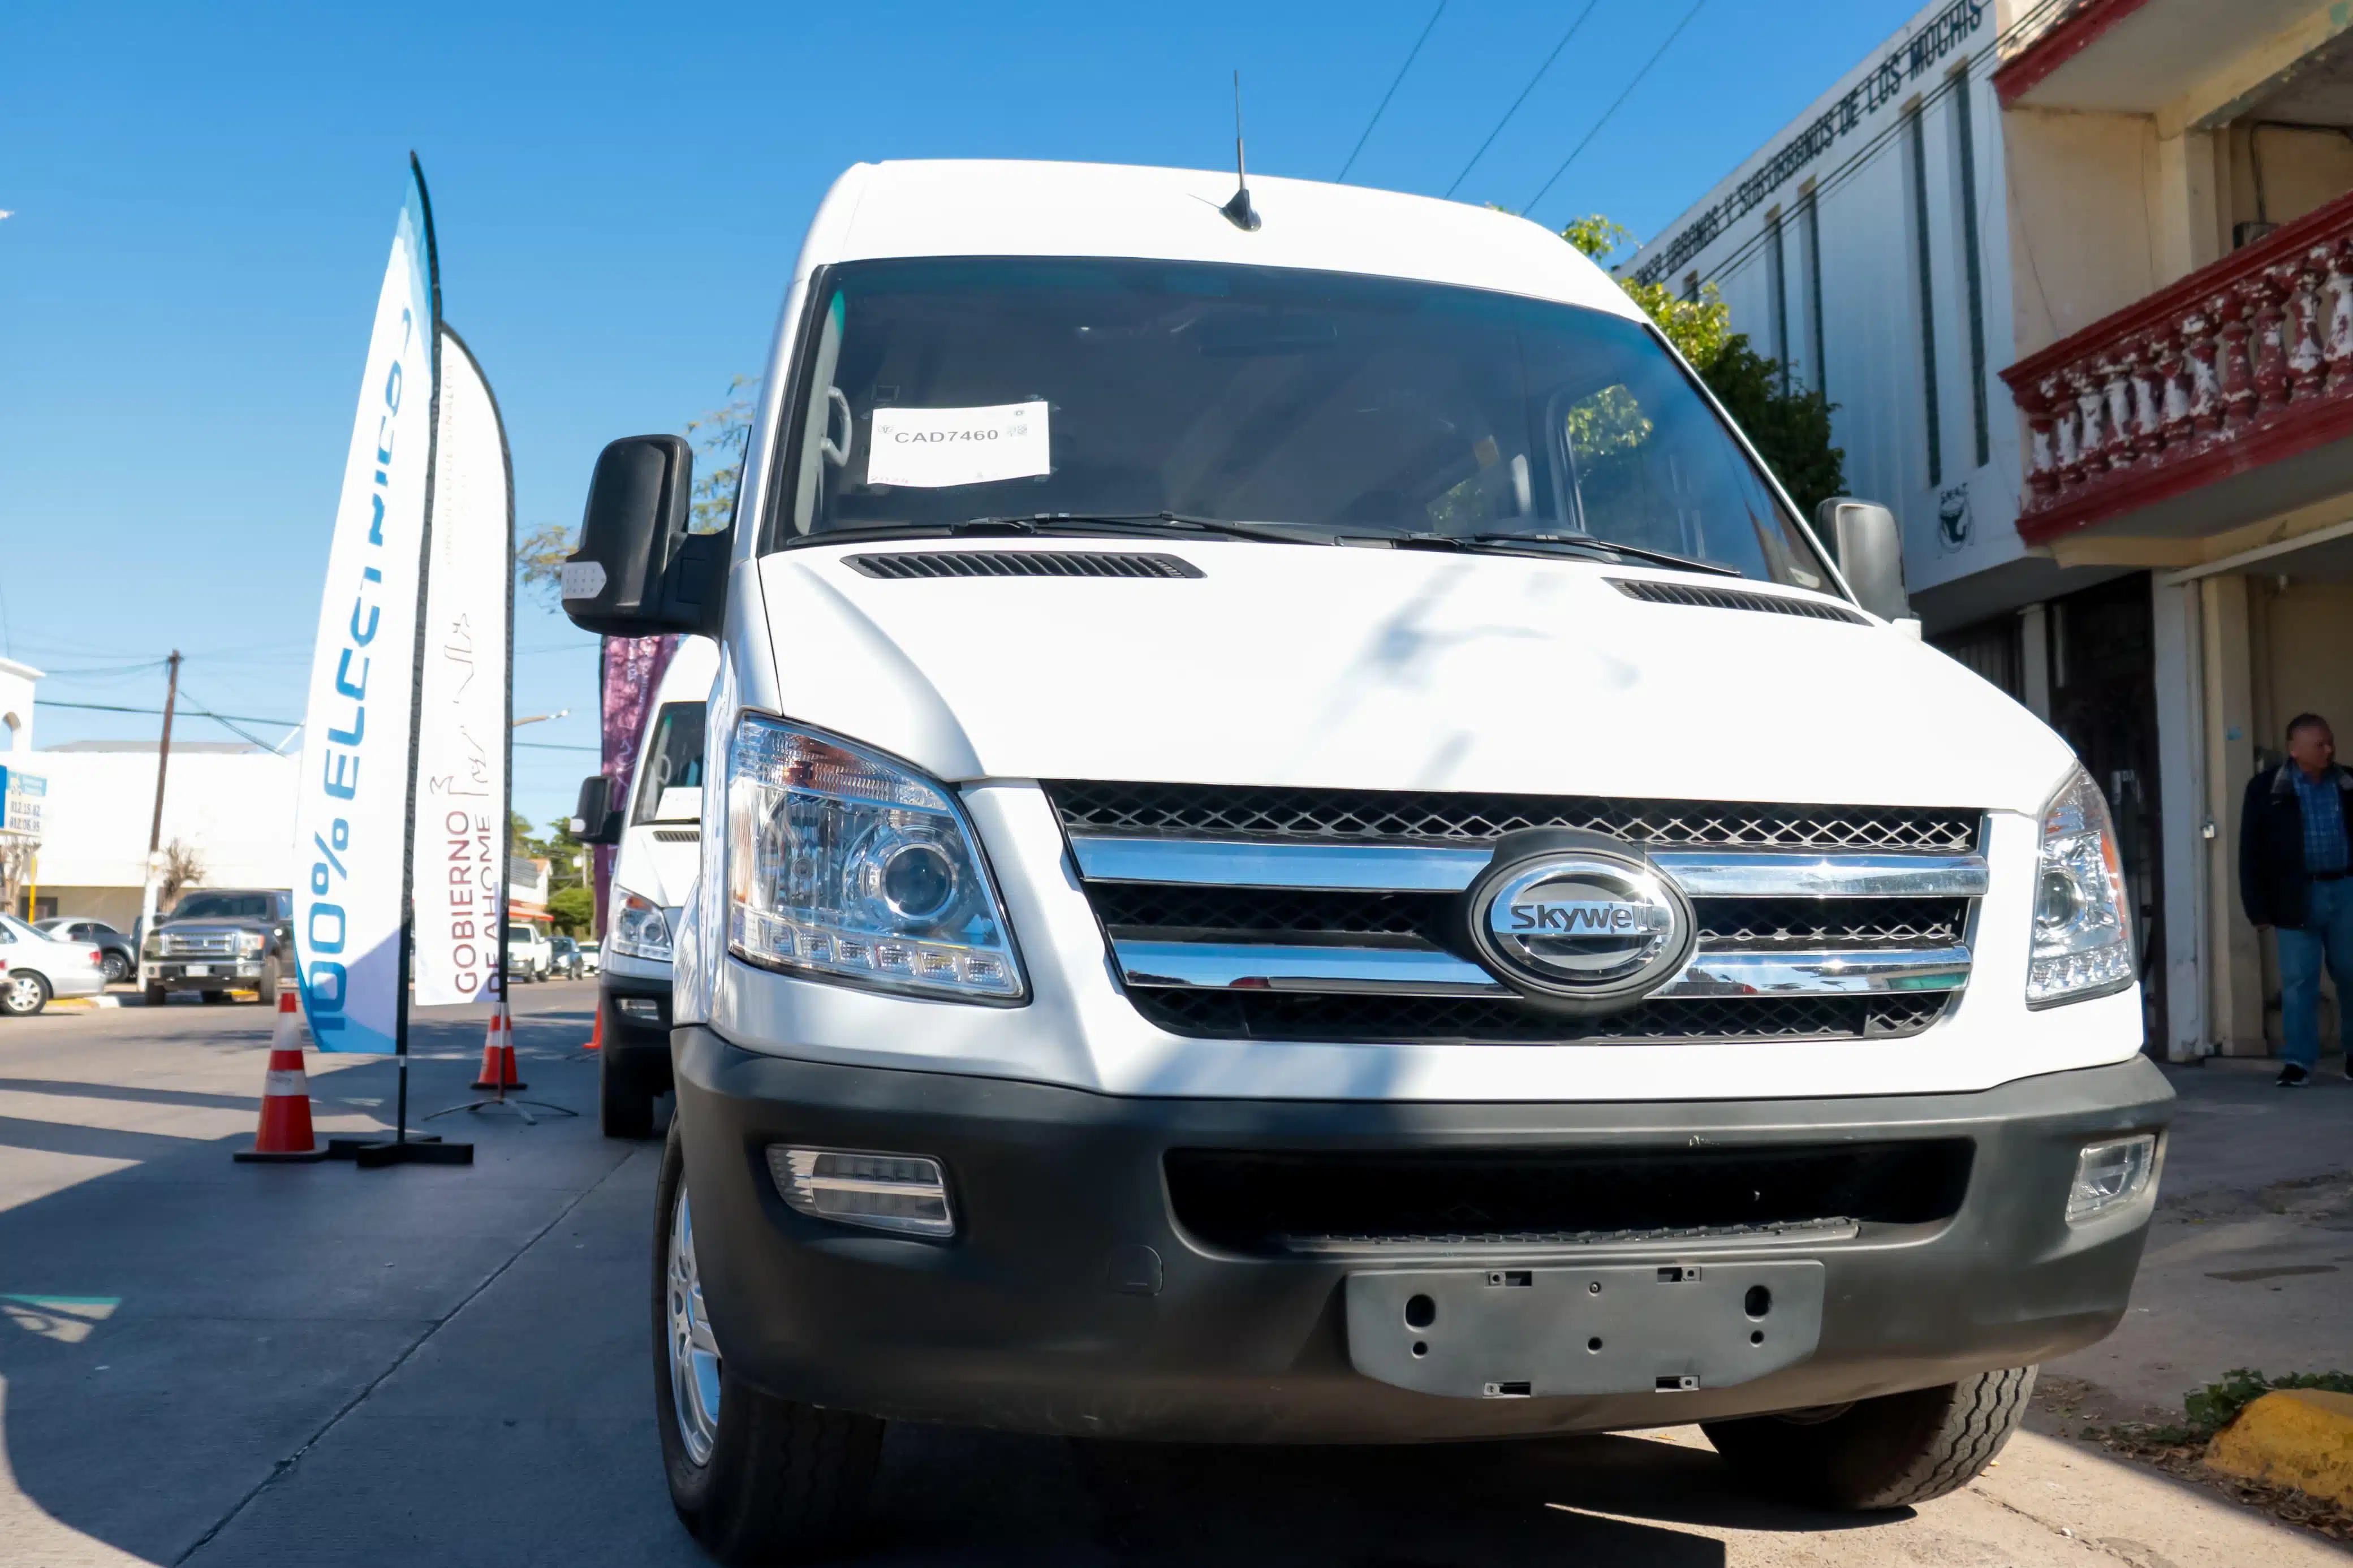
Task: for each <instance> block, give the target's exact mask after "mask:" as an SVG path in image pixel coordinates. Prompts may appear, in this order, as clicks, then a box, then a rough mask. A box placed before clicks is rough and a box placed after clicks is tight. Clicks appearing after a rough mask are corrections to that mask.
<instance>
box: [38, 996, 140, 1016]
mask: <svg viewBox="0 0 2353 1568" xmlns="http://www.w3.org/2000/svg"><path fill="white" fill-rule="evenodd" d="M121 1005H122V998H121V997H120V996H52V997H51V998H49V1006H50V1008H51V1009H52V1010H53V1011H56V1012H59V1013H87V1012H89V1011H90V1009H91V1008H93V1007H120V1006H121Z"/></svg>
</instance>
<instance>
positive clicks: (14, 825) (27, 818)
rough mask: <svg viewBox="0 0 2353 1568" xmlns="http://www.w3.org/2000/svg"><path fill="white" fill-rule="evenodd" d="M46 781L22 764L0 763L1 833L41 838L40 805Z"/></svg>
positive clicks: (33, 838)
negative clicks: (8, 765) (21, 766)
mask: <svg viewBox="0 0 2353 1568" xmlns="http://www.w3.org/2000/svg"><path fill="white" fill-rule="evenodd" d="M48 793H49V781H48V780H47V779H46V778H43V777H42V776H41V775H40V774H38V773H26V771H25V770H24V769H22V768H6V767H0V836H5V837H10V838H23V839H27V840H29V841H31V842H32V843H35V844H38V843H39V842H40V841H41V806H42V805H43V803H44V801H45V799H46V798H47V795H48Z"/></svg>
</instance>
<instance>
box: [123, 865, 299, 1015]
mask: <svg viewBox="0 0 2353 1568" xmlns="http://www.w3.org/2000/svg"><path fill="white" fill-rule="evenodd" d="M293 920H294V895H293V893H292V892H291V891H290V889H284V888H198V889H194V890H193V891H190V892H185V893H182V894H181V895H180V896H179V899H178V900H177V901H176V902H174V904H173V905H172V910H171V912H170V913H169V914H167V915H165V916H164V917H163V918H162V919H161V920H158V921H156V922H155V925H154V927H153V930H151V931H148V932H147V934H146V936H145V937H144V939H143V940H142V942H140V944H139V984H140V986H141V988H142V990H143V991H144V992H145V993H146V998H147V1005H149V1006H151V1007H160V1006H162V1005H164V997H166V996H167V995H169V994H171V993H172V992H174V991H194V992H195V993H196V994H199V995H200V996H202V997H203V998H204V999H205V1000H206V1001H207V1002H226V1001H227V1000H229V993H230V992H231V991H251V992H254V993H255V994H258V995H259V997H260V998H261V1000H262V1002H263V1003H264V1004H265V1005H269V1006H273V1007H274V1006H276V1005H278V987H279V986H280V984H283V983H284V982H285V979H286V978H287V976H289V975H290V973H292V972H293V969H294V926H293Z"/></svg>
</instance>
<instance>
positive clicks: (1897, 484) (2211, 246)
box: [1629, 0, 2353, 1058]
mask: <svg viewBox="0 0 2353 1568" xmlns="http://www.w3.org/2000/svg"><path fill="white" fill-rule="evenodd" d="M1629 266H1630V268H1632V269H1633V270H1634V271H1635V272H1637V273H1638V274H1640V275H1641V277H1643V278H1644V279H1646V280H1651V281H1661V282H1666V283H1668V284H1670V285H1671V286H1672V287H1675V288H1677V289H1681V290H1683V291H1685V292H1693V293H1695V292H1697V291H1698V290H1699V289H1702V288H1704V287H1705V286H1707V285H1710V284H1713V285H1714V286H1715V287H1716V288H1717V289H1720V290H1721V291H1722V294H1723V296H1724V298H1725V301H1726V302H1727V303H1728V304H1729V305H1730V307H1731V310H1732V316H1733V324H1734V326H1735V327H1736V329H1737V330H1739V331H1745V332H1746V333H1748V334H1749V336H1750V337H1751V339H1752V340H1753V341H1754V342H1756V343H1757V346H1758V348H1759V350H1760V351H1761V352H1763V353H1767V354H1770V355H1772V356H1774V357H1776V358H1778V359H1780V360H1782V361H1783V362H1784V363H1785V364H1786V365H1787V366H1788V374H1790V376H1791V377H1792V378H1793V379H1794V380H1796V381H1799V382H1802V383H1803V384H1806V385H1809V386H1813V387H1819V388H1820V389H1821V390H1822V391H1824V392H1825V393H1826V394H1827V395H1829V396H1830V398H1831V400H1832V401H1833V402H1834V403H1835V404H1837V405H1838V408H1837V412H1836V413H1835V414H1834V416H1833V427H1834V430H1835V433H1836V438H1837V440H1838V442H1839V444H1840V445H1841V447H1843V448H1844V450H1845V453H1846V462H1847V485H1848V489H1850V491H1852V493H1853V494H1856V495H1859V496H1862V497H1866V498H1868V499H1871V500H1883V501H1885V502H1887V503H1888V504H1889V505H1890V506H1892V507H1893V508H1894V510H1895V511H1896V513H1897V515H1898V516H1899V517H1900V518H1902V520H1903V521H1904V528H1905V567H1906V573H1907V576H1908V578H1909V580H1910V583H1911V584H1912V588H1913V592H1914V604H1915V608H1916V610H1917V613H1918V614H1919V615H1920V616H1921V619H1922V623H1923V627H1924V630H1925V632H1926V635H1927V637H1928V638H1929V640H1930V641H1931V642H1933V643H1935V644H1936V645H1937V646H1938V647H1942V648H1944V649H1945V650H1946V651H1947V652H1948V653H1950V654H1951V655H1952V656H1953V657H1955V658H1958V659H1961V660H1962V661H1963V662H1965V663H1967V664H1968V665H1969V666H1971V668H1975V669H1976V670H1978V673H1980V674H1981V675H1983V676H1985V677H1986V678H1987V679H1989V680H1992V681H1994V682H1995V683H1996V684H1998V685H2000V686H2002V687H2004V688H2005V689H2008V690H2010V692H2011V693H2012V694H2013V695H2015V696H2017V697H2018V698H2019V699H2020V700H2021V701H2023V702H2025V703H2026V704H2027V705H2028V706H2029V707H2030V708H2031V709H2033V710H2034V711H2035V712H2037V713H2038V714H2040V715H2041V716H2042V717H2043V718H2044V719H2045V720H2046V721H2049V722H2050V723H2051V724H2052V727H2053V728H2055V729H2056V730H2058V731H2059V732H2060V733H2061V734H2062V735H2063V736H2065V737H2066V738H2067V740H2068V741H2069V742H2071V743H2072V744H2073V746H2074V747H2075V749H2076V751H2077V752H2078V753H2079V754H2080V755H2082V757H2083V758H2084V763H2085V764H2086V766H2087V767H2088V768H2089V769H2090V770H2091V772H2092V773H2093V774H2094V777H2095V778H2097V779H2098V780H2099V782H2100V784H2101V787H2102V788H2103V790H2104V791H2105V792H2106V794H2107V795H2108V798H2109V804H2110V805H2111V807H2112V808H2113V810H2114V812H2115V815H2116V819H2117V824H2118V832H2119V836H2120V837H2121V838H2122V839H2123V841H2124V847H2125V854H2126V868H2127V871H2128V873H2129V875H2130V878H2131V881H2132V886H2133V888H2134V889H2135V900H2136V902H2137V905H2138V906H2139V908H2138V911H2137V912H2138V921H2137V928H2138V929H2137V934H2138V936H2139V938H2140V942H2141V953H2142V967H2143V976H2144V979H2145V981H2146V982H2147V998H2148V1006H2149V1019H2148V1022H2149V1040H2150V1047H2151V1049H2152V1050H2155V1051H2157V1052H2158V1053H2160V1054H2163V1055H2167V1056H2170V1057H2173V1058H2191V1057H2195V1056H2199V1055H2202V1054H2206V1053H2209V1052H2213V1051H2221V1052H2224V1053H2230V1054H2263V1053H2264V1052H2266V1051H2268V1050H2269V1049H2271V1048H2272V1047H2273V1045H2274V1043H2275V1042H2276V1040H2277V1038H2278V1033H2279V1019H2278V982H2277V971H2276V966H2275V963H2274V958H2273V955H2272V953H2271V952H2270V944H2269V940H2268V938H2264V937H2260V936H2259V935H2258V933H2257V932H2256V931H2254V930H2253V928H2252V927H2251V926H2249V925H2248V923H2247V921H2246V920H2245V918H2244V916H2243V915H2242V913H2241V912H2240V910H2239V907H2238V900H2237V896H2236V888H2237V865H2236V837H2237V834H2236V829H2237V825H2238V822H2237V819H2238V810H2239V798H2240V795H2241V792H2242V790H2243V789H2244V787H2245V784H2246V781H2247V780H2248V778H2249V777H2250V776H2251V775H2252V774H2253V773H2254V771H2256V770H2257V769H2258V768H2259V767H2261V766H2263V765H2265V764H2266V763H2269V762H2271V761H2273V760H2274V759H2276V757H2277V756H2278V754H2279V752H2280V751H2281V749H2282V746H2283V735H2282V731H2283V727H2284V724H2285V723H2286V721H2287V720H2288V719H2289V718H2290V717H2292V716H2293V715H2295V714H2296V713H2298V712H2301V711H2306V710H2312V711H2316V712H2319V713H2321V714H2323V715H2325V716H2328V717H2331V718H2332V719H2334V720H2335V721H2337V723H2338V724H2339V725H2342V726H2346V727H2347V728H2348V732H2353V12H2348V9H2347V8H2346V7H2344V6H2332V5H2325V4H2324V5H2316V4H2312V3H2309V0H2231V3H2230V4H2228V5H2221V4H2216V3H2215V0H1937V3H1936V4H1933V5H1929V6H1927V7H1926V9H1924V10H1922V11H1921V12H1920V13H1918V14H1917V15H1916V16H1914V18H1913V19H1912V20H1911V21H1910V22H1909V23H1908V24H1906V25H1905V26H1904V27H1903V28H1902V29H1900V30H1899V31H1898V32H1897V33H1896V34H1895V35H1894V37H1891V38H1890V39H1889V40H1888V41H1887V42H1886V44H1885V45H1883V47H1880V48H1879V49H1877V50H1874V51H1873V53H1872V54H1871V56H1869V57H1868V58H1865V59H1864V60H1863V61H1862V62H1860V63H1859V64H1858V65H1857V66H1856V67H1855V68H1853V69H1852V70H1851V71H1849V72H1848V73H1846V75H1845V76H1844V77H1842V78H1841V79H1840V80H1839V81H1837V82H1835V83H1833V84H1831V87H1830V88H1829V89H1828V90H1826V91H1825V92H1824V93H1823V94H1822V95H1821V97H1820V99H1818V100H1816V101H1815V103H1814V104H1813V105H1812V106H1811V107H1810V109H1809V110H1808V111H1807V112H1806V114H1805V115H1803V116H1801V117H1800V118H1799V120H1798V121H1795V122H1794V123H1792V124H1791V125H1790V126H1788V128H1786V129H1785V130H1784V131H1783V132H1781V133H1779V134H1778V135H1777V136H1776V137H1774V138H1773V139H1772V140H1771V141H1770V142H1767V144H1766V145H1765V146H1764V147H1762V148H1760V149H1758V150H1757V153H1755V154H1753V155H1752V156H1751V157H1749V158H1748V159H1746V161H1744V162H1743V163H1742V164H1741V165H1740V166H1739V167H1738V168H1737V169H1736V170H1734V171H1733V172H1732V173H1731V174H1729V175H1727V176H1726V178H1725V181H1724V182H1723V183H1722V184H1719V185H1718V186H1717V187H1716V188H1715V190H1714V191H1711V192H1709V193H1708V194H1707V195H1706V196H1705V197H1704V199H1703V200H1702V201H1700V202H1699V203H1697V204H1696V205H1694V206H1693V207H1692V208H1691V209H1690V210H1689V211H1687V212H1686V213H1684V214H1683V216H1681V217H1680V218H1678V219H1677V220H1675V221H1674V222H1673V223H1672V224H1671V225H1669V226H1667V228H1666V229H1665V230H1664V231H1663V232H1662V234H1661V235H1660V236H1659V237H1657V238H1656V239H1654V240H1653V241H1651V243H1650V244H1649V245H1647V246H1645V247H1643V248H1642V250H1641V252H1640V253H1639V254H1638V255H1637V256H1635V257H1634V258H1632V260H1631V261H1630V263H1629Z"/></svg>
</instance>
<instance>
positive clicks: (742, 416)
mask: <svg viewBox="0 0 2353 1568" xmlns="http://www.w3.org/2000/svg"><path fill="white" fill-rule="evenodd" d="M759 388H760V378H759V377H758V376H755V375H739V376H737V377H735V378H734V379H733V380H732V381H730V382H729V383H728V384H727V401H726V402H725V403H724V404H723V405H720V406H719V407H717V408H714V409H712V410H711V411H710V412H709V413H707V414H702V415H698V416H695V417H694V418H692V419H690V420H688V421H687V422H686V435H687V437H688V438H689V439H690V440H691V441H693V443H694V444H695V447H697V449H699V450H700V451H701V452H702V458H703V460H702V462H700V463H698V464H697V465H696V466H697V467H698V468H700V469H701V470H702V471H701V472H700V473H699V474H698V475H697V476H696V478H695V481H694V500H693V502H692V505H691V509H690V510H689V514H688V520H687V528H688V530H689V531H691V532H694V533H717V532H718V531H721V530H722V529H723V528H725V527H726V526H727V522H728V519H729V518H731V517H733V515H734V511H735V492H736V490H737V489H739V488H740V487H741V486H742V484H743V482H744V447H745V446H746V445H747V444H748V443H749V442H750V441H751V438H752V415H753V413H754V410H755V408H756V406H757V405H756V402H755V399H756V398H757V396H758V395H759ZM573 549H574V541H573V531H572V530H571V529H570V528H567V527H566V526H565V525H564V524H563V523H560V522H549V523H543V524H541V525H540V526H539V527H537V528H535V529H533V530H532V531H531V532H529V533H528V534H525V535H524V536H523V537H522V538H521V539H519V540H517V541H515V582H516V584H518V585H520V586H522V587H524V588H532V589H536V590H538V591H539V592H540V593H542V594H543V595H548V596H550V597H553V596H554V594H555V592H556V589H557V587H558V586H559V585H560V584H562V582H563V579H564V558H565V556H567V555H569V554H571V553H572V552H573Z"/></svg>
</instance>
